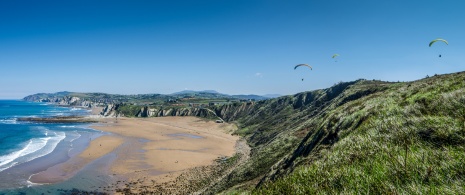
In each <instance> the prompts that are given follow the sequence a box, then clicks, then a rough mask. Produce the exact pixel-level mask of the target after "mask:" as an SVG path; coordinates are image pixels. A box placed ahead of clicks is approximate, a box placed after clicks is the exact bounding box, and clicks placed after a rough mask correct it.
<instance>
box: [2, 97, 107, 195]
mask: <svg viewBox="0 0 465 195" xmlns="http://www.w3.org/2000/svg"><path fill="white" fill-rule="evenodd" d="M88 114H89V111H88V110H86V109H80V108H69V107H58V106H55V105H51V104H46V103H34V102H26V101H20V100H0V194H14V193H15V192H17V193H19V192H23V193H24V192H26V193H27V194H29V193H32V194H35V193H39V192H43V191H48V192H50V189H51V188H54V189H55V188H56V189H59V188H62V187H68V188H79V187H82V188H87V186H85V185H84V184H80V183H79V181H76V178H71V179H69V181H65V182H61V183H60V184H53V185H37V184H34V183H31V182H30V181H29V178H30V177H31V175H33V174H35V173H38V172H41V171H44V170H46V169H47V168H48V167H51V166H53V165H56V164H59V163H63V162H65V161H67V160H69V159H70V158H71V157H72V156H73V155H77V154H79V153H80V152H81V151H83V150H84V149H85V147H86V146H87V145H88V143H89V142H90V140H92V139H95V138H97V137H99V136H101V135H103V134H104V133H103V132H100V131H97V130H94V129H91V128H89V127H88V125H83V124H44V123H34V122H26V121H24V122H22V121H18V120H17V119H18V118H21V117H52V116H70V115H73V116H75V115H80V116H83V115H88ZM107 158H109V157H107ZM85 171H86V170H83V171H81V172H80V173H78V174H77V175H82V174H83V172H85ZM87 171H89V170H87ZM81 178H84V177H81ZM86 181H87V182H89V181H90V180H86ZM90 182H92V183H94V184H95V181H90ZM81 183H82V182H81ZM84 183H85V182H84ZM76 184H77V185H76Z"/></svg>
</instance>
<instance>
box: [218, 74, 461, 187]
mask: <svg viewBox="0 0 465 195" xmlns="http://www.w3.org/2000/svg"><path fill="white" fill-rule="evenodd" d="M464 81H465V73H463V72H461V73H455V74H448V75H440V76H434V77H430V78H425V79H422V80H419V81H414V82H402V83H388V82H380V81H367V80H358V81H354V82H347V83H339V84H337V85H335V86H333V87H331V88H328V89H323V90H316V91H312V92H304V93H300V94H296V95H294V96H287V97H281V98H277V99H271V100H266V101H260V102H257V103H256V104H255V105H254V106H253V108H250V109H248V110H244V111H243V112H244V114H243V115H242V117H240V118H239V119H237V120H234V121H235V122H236V123H238V125H239V127H240V128H239V129H238V130H237V132H236V133H237V134H239V135H242V136H244V137H246V139H247V141H248V143H249V145H250V146H251V147H252V153H251V157H250V159H249V160H248V161H247V162H246V163H244V164H242V165H240V166H238V167H237V168H236V169H235V171H233V172H232V173H231V174H230V175H229V176H228V177H226V178H225V179H223V180H222V181H221V182H218V183H217V184H216V185H215V186H214V187H212V188H211V191H210V192H213V193H217V192H220V191H223V192H226V193H234V192H242V191H249V192H252V193H254V194H314V193H338V194H339V193H350V194H353V193H375V194H378V193H409V194H410V193H454V194H457V193H459V194H463V193H465V189H464V187H463V186H465V181H464V179H465V82H464Z"/></svg>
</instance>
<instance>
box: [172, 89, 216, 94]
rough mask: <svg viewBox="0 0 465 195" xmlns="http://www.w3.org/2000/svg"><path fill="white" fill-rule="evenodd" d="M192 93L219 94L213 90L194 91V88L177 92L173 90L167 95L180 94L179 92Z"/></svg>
mask: <svg viewBox="0 0 465 195" xmlns="http://www.w3.org/2000/svg"><path fill="white" fill-rule="evenodd" d="M193 93H212V94H219V93H218V92H217V91H215V90H203V91H194V90H183V91H179V92H175V93H172V94H169V95H181V94H193Z"/></svg>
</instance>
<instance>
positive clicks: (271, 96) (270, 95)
mask: <svg viewBox="0 0 465 195" xmlns="http://www.w3.org/2000/svg"><path fill="white" fill-rule="evenodd" d="M262 96H263V97H266V98H277V97H281V96H283V95H281V94H265V95H262Z"/></svg>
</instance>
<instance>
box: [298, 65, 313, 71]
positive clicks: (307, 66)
mask: <svg viewBox="0 0 465 195" xmlns="http://www.w3.org/2000/svg"><path fill="white" fill-rule="evenodd" d="M301 66H306V67H308V68H310V70H312V67H311V66H310V65H308V64H297V65H296V66H295V67H294V70H295V69H297V67H301Z"/></svg>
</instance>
